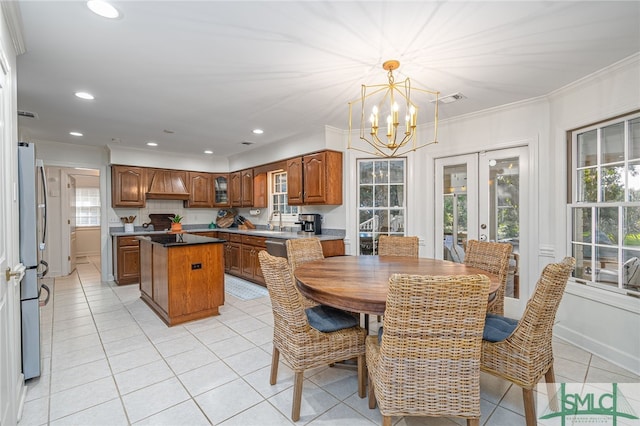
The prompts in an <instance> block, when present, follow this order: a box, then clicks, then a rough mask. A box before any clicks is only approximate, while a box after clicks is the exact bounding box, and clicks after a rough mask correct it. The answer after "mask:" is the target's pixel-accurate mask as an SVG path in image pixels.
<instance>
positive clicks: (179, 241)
mask: <svg viewBox="0 0 640 426" xmlns="http://www.w3.org/2000/svg"><path fill="white" fill-rule="evenodd" d="M137 238H138V239H139V240H146V241H150V242H152V243H155V244H160V245H162V246H164V247H181V246H192V245H197V244H219V243H224V242H225V240H221V239H220V238H210V237H203V236H201V235H193V234H188V233H179V234H174V233H166V232H165V233H163V234H148V235H138V237H137Z"/></svg>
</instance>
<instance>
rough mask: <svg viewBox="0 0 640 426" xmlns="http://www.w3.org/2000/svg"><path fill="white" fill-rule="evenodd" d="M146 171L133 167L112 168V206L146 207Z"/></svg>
mask: <svg viewBox="0 0 640 426" xmlns="http://www.w3.org/2000/svg"><path fill="white" fill-rule="evenodd" d="M145 176H146V174H145V169H144V168H143V167H132V166H111V206H112V207H144V205H145V190H146V188H145Z"/></svg>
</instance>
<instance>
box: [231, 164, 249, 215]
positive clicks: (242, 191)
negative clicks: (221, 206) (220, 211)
mask: <svg viewBox="0 0 640 426" xmlns="http://www.w3.org/2000/svg"><path fill="white" fill-rule="evenodd" d="M229 199H230V200H231V203H230V204H231V206H232V207H253V169H246V170H242V171H239V172H233V173H229Z"/></svg>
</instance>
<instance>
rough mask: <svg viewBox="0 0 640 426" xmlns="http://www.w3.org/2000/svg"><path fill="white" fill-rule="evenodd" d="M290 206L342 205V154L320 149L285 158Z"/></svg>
mask: <svg viewBox="0 0 640 426" xmlns="http://www.w3.org/2000/svg"><path fill="white" fill-rule="evenodd" d="M287 196H288V202H289V204H291V205H300V204H331V205H340V204H342V153H341V152H338V151H322V152H317V153H315V154H309V155H304V156H302V157H297V158H292V159H290V160H288V161H287Z"/></svg>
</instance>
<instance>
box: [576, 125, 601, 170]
mask: <svg viewBox="0 0 640 426" xmlns="http://www.w3.org/2000/svg"><path fill="white" fill-rule="evenodd" d="M597 148H598V133H597V130H591V131H588V132H585V133H580V134H579V135H578V147H577V149H578V167H586V166H595V165H596V164H597V156H596V155H597Z"/></svg>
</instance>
